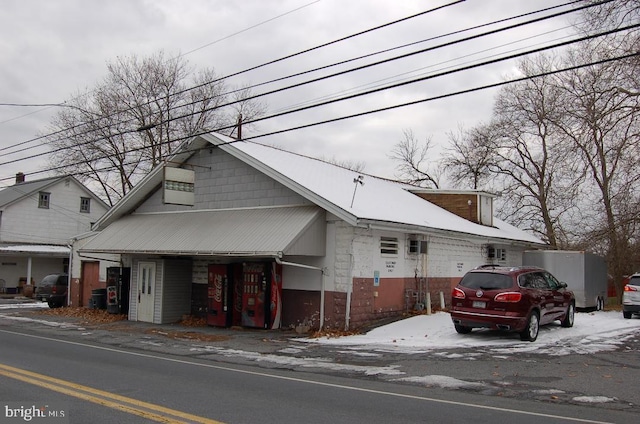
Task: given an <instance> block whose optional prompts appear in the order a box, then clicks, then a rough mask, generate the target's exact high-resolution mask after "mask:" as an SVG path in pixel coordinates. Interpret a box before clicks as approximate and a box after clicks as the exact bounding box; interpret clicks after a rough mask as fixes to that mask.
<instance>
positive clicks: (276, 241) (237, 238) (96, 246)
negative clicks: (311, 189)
mask: <svg viewBox="0 0 640 424" xmlns="http://www.w3.org/2000/svg"><path fill="white" fill-rule="evenodd" d="M321 216H324V213H323V211H322V209H320V208H318V207H317V206H299V207H277V208H257V209H222V210H199V211H185V212H165V213H141V214H132V215H127V216H125V217H122V218H121V219H119V220H118V221H116V222H114V223H113V224H111V225H109V226H108V227H107V228H106V229H104V230H103V231H102V232H100V233H99V234H98V235H96V236H95V237H94V238H93V239H92V240H90V241H89V242H88V243H87V244H85V245H84V246H83V247H82V248H81V249H80V250H81V251H82V252H95V253H138V254H153V253H162V254H165V255H167V254H168V255H181V254H185V253H188V254H189V255H206V256H246V257H249V256H263V257H273V256H280V255H282V254H298V253H301V252H300V251H299V250H296V248H299V245H298V244H297V242H298V240H299V239H300V238H301V237H304V235H305V232H306V230H307V229H309V228H311V227H312V224H313V223H314V222H315V221H317V220H318V219H319V218H320V217H321ZM323 223H324V222H323ZM303 244H304V243H303ZM321 248H322V250H324V245H322V246H321ZM304 253H312V254H316V255H318V254H320V253H322V252H318V251H306V252H304Z"/></svg>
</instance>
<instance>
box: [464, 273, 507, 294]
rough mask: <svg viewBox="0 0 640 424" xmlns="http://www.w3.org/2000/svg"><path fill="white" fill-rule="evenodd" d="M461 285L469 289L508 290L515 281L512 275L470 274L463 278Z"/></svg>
mask: <svg viewBox="0 0 640 424" xmlns="http://www.w3.org/2000/svg"><path fill="white" fill-rule="evenodd" d="M460 285H461V286H462V287H466V288H469V289H482V290H491V289H508V288H509V287H511V286H513V279H512V278H511V276H510V275H504V274H496V273H492V272H469V273H467V275H465V276H464V278H462V281H460Z"/></svg>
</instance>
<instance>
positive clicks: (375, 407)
mask: <svg viewBox="0 0 640 424" xmlns="http://www.w3.org/2000/svg"><path fill="white" fill-rule="evenodd" d="M0 345H1V346H2V349H1V351H2V356H1V358H2V359H1V361H0V382H1V383H2V384H1V386H2V387H3V389H2V392H1V394H2V398H3V399H16V400H20V401H32V402H35V403H37V402H38V401H42V399H50V398H51V396H52V394H53V395H55V396H56V397H55V401H56V402H53V401H51V402H50V403H52V404H56V403H57V402H63V403H64V401H63V400H61V399H60V397H59V395H58V394H57V393H60V392H61V393H62V394H65V395H66V397H67V398H68V399H66V402H70V403H71V404H70V405H69V406H67V408H68V409H67V410H66V411H65V413H68V415H69V419H70V422H88V421H84V420H85V419H86V417H91V420H90V422H92V423H113V422H145V421H144V419H150V420H154V421H158V420H168V421H169V422H181V421H183V422H204V423H213V422H225V423H248V422H255V421H260V422H273V423H276V422H286V423H294V422H295V423H299V422H305V423H327V422H333V423H372V422H434V423H447V422H450V423H460V422H465V421H473V422H475V423H495V422H515V421H517V422H519V423H522V424H527V423H536V424H538V423H539V422H540V421H541V420H543V421H544V422H545V423H563V422H576V421H577V422H580V421H582V422H586V421H584V420H586V419H589V420H593V421H596V422H619V423H626V422H628V423H631V422H636V420H637V416H636V415H634V414H629V413H627V412H622V411H615V412H612V411H603V410H594V409H593V408H587V407H577V406H573V407H569V406H567V405H542V404H540V403H539V402H535V401H533V402H532V401H522V400H513V399H511V400H507V399H502V398H499V397H495V398H488V397H486V396H481V395H477V394H474V393H467V392H455V393H453V392H448V391H445V390H442V389H426V388H423V387H415V386H407V385H402V384H393V383H389V382H381V381H377V380H365V379H353V378H345V377H336V376H330V375H324V374H318V373H305V374H304V375H300V374H299V373H296V372H292V371H286V370H264V369H260V368H259V367H255V366H252V367H247V366H239V365H230V364H218V363H215V362H211V361H203V360H197V359H185V358H180V357H175V356H168V355H164V354H159V353H143V352H140V351H134V350H131V349H122V348H121V349H115V348H107V347H104V346H96V345H93V344H89V343H85V342H77V341H70V340H62V339H59V338H51V337H45V336H39V335H32V334H27V333H20V332H13V331H10V330H5V329H2V330H0ZM15 381H18V382H19V383H18V385H17V387H16V384H15ZM23 383H28V384H30V385H32V386H34V387H35V388H38V389H39V390H38V391H33V390H29V389H28V388H26V387H25V386H24V384H23ZM14 387H15V388H14ZM40 388H42V389H45V390H44V391H43V390H40ZM27 393H28V394H27ZM17 396H28V397H27V398H26V399H18V398H17ZM78 400H81V401H84V402H78ZM95 404H99V405H101V406H100V407H99V408H96V407H95ZM114 413H116V414H118V416H119V417H120V416H121V414H122V413H126V414H129V415H130V416H133V417H127V418H125V419H123V421H119V420H114V415H113V414H114ZM0 415H1V414H0ZM132 418H133V419H132ZM140 418H142V419H143V421H140Z"/></svg>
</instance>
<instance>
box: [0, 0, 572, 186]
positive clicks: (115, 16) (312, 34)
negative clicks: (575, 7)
mask: <svg viewBox="0 0 640 424" xmlns="http://www.w3.org/2000/svg"><path fill="white" fill-rule="evenodd" d="M450 2H453V0H422V1H418V0H402V1H395V0H317V1H316V0H282V1H275V0H242V1H228V0H188V1H185V0H110V1H97V0H95V1H94V0H55V1H51V0H3V1H2V12H0V63H1V64H0V103H17V104H49V103H59V102H63V101H65V100H68V99H70V98H72V97H73V96H74V95H76V94H78V93H79V92H83V91H85V90H87V89H90V88H92V87H93V86H95V84H96V83H97V82H98V81H99V80H100V79H101V78H103V77H104V75H105V73H106V63H107V62H110V61H113V60H114V59H115V58H116V57H117V56H129V55H138V56H145V55H150V54H153V53H156V52H158V51H159V50H161V49H162V50H164V51H165V53H166V55H167V56H170V57H171V56H176V55H180V54H182V55H184V58H185V59H187V60H188V62H189V63H190V64H191V65H193V66H194V67H196V68H205V67H207V68H214V69H215V71H216V72H217V73H218V74H219V75H226V74H230V73H234V72H238V71H241V70H244V69H246V68H249V67H252V66H256V65H260V64H262V63H265V62H267V61H270V60H273V59H277V58H280V57H283V56H286V55H289V54H293V53H296V52H299V51H302V50H305V49H308V48H311V47H314V46H317V45H320V44H323V43H327V42H330V41H333V40H336V39H338V38H341V37H345V36H348V35H351V34H355V33H357V32H360V31H364V30H367V29H369V28H373V27H376V26H379V25H383V24H385V23H388V22H391V21H394V20H397V19H401V18H404V17H407V16H410V15H413V14H416V13H419V12H423V11H426V10H429V9H432V8H435V7H438V6H442V5H445V4H448V3H450ZM563 3H565V2H562V1H552V0H539V1H535V2H532V1H529V0H467V1H465V2H463V3H461V4H456V5H452V6H449V7H446V8H444V9H442V10H440V11H437V12H433V13H429V14H425V15H422V16H420V17H417V18H413V19H410V20H407V21H405V22H402V23H398V24H395V25H391V26H388V27H386V28H383V29H380V30H376V31H373V32H371V33H368V34H366V35H362V36H359V37H356V38H353V39H350V40H347V41H343V42H340V43H336V44H335V45H332V46H330V47H326V48H322V49H319V50H316V51H314V52H312V53H309V54H305V55H301V56H298V57H295V58H293V59H289V60H286V61H283V62H280V63H278V64H275V65H271V66H267V67H264V68H260V69H258V70H255V71H251V72H247V73H244V74H242V75H239V76H237V77H234V78H232V79H230V80H229V81H228V83H229V84H231V85H234V84H258V83H261V82H265V81H268V80H271V79H273V78H278V77H282V76H285V75H289V74H292V73H295V72H301V71H304V70H308V69H312V68H314V67H318V66H323V65H327V64H331V63H334V62H337V61H340V60H346V59H350V58H353V57H356V56H361V55H364V54H369V53H373V52H376V51H379V50H383V49H389V48H393V47H397V46H400V45H404V44H408V43H414V42H416V41H420V40H424V39H428V38H432V37H437V36H440V35H443V34H446V33H449V32H451V31H457V30H463V29H466V28H469V27H472V26H475V25H480V24H484V23H488V22H492V21H495V20H498V19H504V18H509V17H512V16H514V15H517V14H520V13H526V12H533V11H535V10H539V9H541V8H544V7H549V6H553V5H559V4H563ZM565 9H566V8H563V9H557V10H565ZM549 13H552V12H547V13H545V14H549ZM536 16H542V15H536ZM574 16H575V15H569V16H564V17H558V18H554V19H551V20H548V21H545V22H542V23H538V24H535V25H527V26H525V27H523V28H520V29H518V30H510V31H508V32H505V33H500V34H498V35H493V36H490V37H483V38H479V39H478V40H474V41H472V42H464V43H461V44H459V45H456V46H453V47H448V48H442V49H437V50H435V51H432V52H429V53H425V54H420V55H416V56H413V57H412V58H410V59H404V60H397V61H392V62H389V63H388V64H386V65H382V66H377V67H374V68H369V69H367V70H362V71H359V72H355V73H350V74H347V75H344V76H341V77H338V78H332V79H328V80H326V81H323V82H321V83H314V84H310V85H307V86H304V87H301V88H298V89H295V90H289V91H286V92H283V93H281V94H278V95H272V96H267V97H265V98H264V99H265V101H266V103H267V106H268V109H269V112H275V111H279V110H282V109H283V108H288V107H291V106H293V105H297V104H300V103H304V102H308V101H317V100H318V99H321V98H324V97H326V96H330V95H335V94H349V93H352V92H354V91H353V90H356V91H359V90H362V89H364V88H370V87H371V86H372V85H378V84H380V83H387V84H388V83H390V82H399V81H402V80H404V79H406V78H408V77H411V78H416V77H418V76H424V75H427V74H429V73H435V72H438V71H442V70H444V69H453V68H455V67H460V66H464V65H465V64H469V63H471V62H477V61H481V60H487V59H489V58H491V57H493V56H494V55H499V54H502V55H504V54H507V52H510V51H512V50H514V49H520V50H522V49H525V50H527V49H531V48H537V47H541V46H542V45H544V44H545V43H547V44H549V43H552V42H554V40H556V41H560V40H561V38H562V37H564V36H566V35H567V34H570V33H571V31H572V30H571V29H570V28H569V25H570V22H571V20H572V19H574ZM528 19H531V18H528ZM522 20H523V19H520V20H519V21H522ZM519 21H510V22H508V23H503V24H500V25H498V26H496V27H491V29H493V28H497V27H499V26H505V25H508V24H510V23H515V22H519ZM486 30H488V28H483V29H480V30H476V31H474V32H471V33H470V32H467V33H464V34H459V35H455V36H452V37H448V38H446V39H440V40H435V41H430V42H427V43H423V44H418V45H414V46H412V47H409V48H405V49H402V50H396V51H394V52H392V53H387V54H384V55H381V56H376V57H375V58H369V59H365V60H362V61H359V62H357V65H361V64H365V63H369V62H372V61H374V60H376V59H380V58H386V57H392V56H396V55H399V54H403V53H407V52H410V51H415V50H418V49H422V48H425V47H428V46H434V45H437V44H440V43H442V42H445V41H451V40H454V39H457V38H461V37H463V36H469V35H471V34H477V33H480V32H483V31H486ZM353 66H354V64H350V65H349V66H343V67H341V68H337V69H346V68H350V67H353ZM325 73H327V72H325ZM320 75H323V74H313V76H320ZM514 75H516V61H514V60H511V61H506V62H503V63H499V64H495V65H491V66H485V67H482V68H480V69H477V70H472V71H464V72H461V73H456V74H453V75H451V76H448V77H442V78H437V79H433V80H430V81H427V82H422V83H416V84H411V85H408V86H405V87H403V88H395V89H391V90H387V91H383V92H381V93H378V94H375V95H369V96H365V97H360V98H357V99H353V100H350V101H345V102H340V103H337V104H333V105H330V106H325V107H320V108H315V109H312V110H310V111H307V112H303V113H297V114H292V115H287V116H283V117H280V118H276V119H272V120H268V121H265V122H262V123H260V124H259V125H258V127H256V128H254V130H253V131H252V132H250V133H248V134H247V133H245V134H244V135H258V134H262V133H268V132H272V131H277V130H280V129H285V128H290V127H295V126H297V125H304V124H308V123H313V122H317V121H321V120H326V119H332V118H337V117H340V116H345V115H349V114H353V113H359V112H364V111H368V110H373V109H377V108H382V107H387V106H392V105H395V104H401V103H406V102H411V101H415V100H420V99H425V98H429V97H433V96H438V95H443V94H447V93H451V92H454V91H459V90H464V89H470V88H474V87H477V86H480V85H484V84H491V83H496V82H499V81H502V80H503V79H504V78H506V77H510V76H511V77H512V76H514ZM305 78H307V77H305ZM301 80H303V79H298V80H296V81H301ZM282 85H283V84H280V85H275V86H269V87H267V88H268V89H273V88H277V87H279V86H282ZM267 88H257V89H255V90H254V93H259V92H261V91H263V90H266V89H267ZM495 94H496V91H495V90H484V91H480V92H476V93H474V94H466V95H459V96H454V97H451V98H448V99H445V100H437V101H431V102H427V103H421V104H418V105H414V106H408V107H404V108H400V109H395V110H392V111H386V112H380V113H376V114H373V115H367V116H364V117H358V118H353V119H348V120H345V121H341V122H338V123H331V124H325V125H322V126H316V127H311V128H308V129H304V130H298V131H293V132H289V133H285V134H281V135H277V136H269V137H263V138H259V139H257V140H256V141H261V142H264V143H268V144H275V145H278V146H280V147H282V148H285V149H288V150H292V151H295V152H300V153H303V154H307V155H313V156H320V157H325V158H336V159H337V160H341V161H348V160H350V161H356V162H364V163H365V169H364V172H366V173H369V174H373V175H379V176H382V177H389V178H392V177H394V174H395V167H396V165H397V163H395V162H393V161H392V160H391V159H390V158H389V154H390V152H391V150H392V149H393V147H394V145H395V144H396V143H397V142H398V141H399V140H400V139H401V138H402V132H403V130H405V129H411V130H412V131H413V132H414V134H415V135H416V136H417V137H418V138H419V139H421V140H423V139H425V138H426V137H432V138H433V141H434V142H435V143H436V144H437V145H438V146H444V145H446V143H447V136H446V134H447V132H449V131H456V130H457V128H458V127H459V126H464V127H471V126H474V125H476V124H478V123H480V122H482V121H486V120H488V119H489V117H490V114H491V108H492V104H493V97H494V96H495ZM56 109H57V108H56V107H48V108H46V107H16V106H0V187H3V186H6V185H10V184H12V183H13V181H14V175H15V173H16V172H20V171H21V172H24V173H25V174H27V179H29V180H33V179H37V178H42V177H45V176H48V174H46V173H39V174H32V173H35V172H37V171H42V170H44V169H46V157H45V156H41V157H38V158H32V159H28V160H24V161H19V162H15V163H10V164H8V163H6V162H8V161H13V160H16V159H19V158H21V157H24V156H26V155H34V154H38V153H43V152H45V151H46V147H39V148H32V149H29V150H27V151H24V152H22V153H20V154H9V153H10V152H12V151H13V150H15V148H12V147H11V146H14V145H17V144H19V143H24V142H26V141H28V140H31V139H33V138H35V137H37V136H38V135H39V134H42V133H45V132H46V130H47V124H48V123H49V121H50V119H51V117H52V115H53V114H54V113H55V111H56ZM37 144H38V143H34V142H30V143H25V144H22V145H21V148H24V147H32V146H36V145H37ZM434 153H437V152H434Z"/></svg>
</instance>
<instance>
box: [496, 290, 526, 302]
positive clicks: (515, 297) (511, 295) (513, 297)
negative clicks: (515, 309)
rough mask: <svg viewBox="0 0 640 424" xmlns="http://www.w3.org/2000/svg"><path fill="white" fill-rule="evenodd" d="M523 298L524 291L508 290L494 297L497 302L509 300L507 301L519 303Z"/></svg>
mask: <svg viewBox="0 0 640 424" xmlns="http://www.w3.org/2000/svg"><path fill="white" fill-rule="evenodd" d="M520 299H522V293H518V292H506V293H500V294H497V295H496V297H494V298H493V300H495V301H496V302H507V303H517V302H520Z"/></svg>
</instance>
